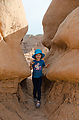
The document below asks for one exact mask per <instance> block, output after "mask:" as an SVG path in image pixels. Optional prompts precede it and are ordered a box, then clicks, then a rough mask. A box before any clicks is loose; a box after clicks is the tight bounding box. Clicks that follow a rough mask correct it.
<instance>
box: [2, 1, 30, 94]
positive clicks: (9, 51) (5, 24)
mask: <svg viewBox="0 0 79 120" xmlns="http://www.w3.org/2000/svg"><path fill="white" fill-rule="evenodd" d="M27 29H28V24H27V21H26V17H25V12H24V8H23V5H22V1H21V0H11V1H10V0H7V1H5V0H1V1H0V33H1V34H0V37H1V40H0V81H1V84H0V86H1V87H0V92H2V91H4V87H2V86H5V88H6V90H5V91H6V92H7V91H10V92H11V90H10V88H13V86H15V87H14V90H13V92H16V88H17V86H18V83H19V82H20V81H21V80H22V79H24V78H26V77H28V76H29V75H30V69H29V67H28V64H27V63H26V61H25V58H24V55H23V52H22V50H21V45H20V42H21V39H22V38H23V37H24V35H25V33H26V32H27ZM11 79H13V80H12V82H11ZM7 80H8V82H7ZM9 83H10V84H11V87H9V86H8V84H9Z"/></svg>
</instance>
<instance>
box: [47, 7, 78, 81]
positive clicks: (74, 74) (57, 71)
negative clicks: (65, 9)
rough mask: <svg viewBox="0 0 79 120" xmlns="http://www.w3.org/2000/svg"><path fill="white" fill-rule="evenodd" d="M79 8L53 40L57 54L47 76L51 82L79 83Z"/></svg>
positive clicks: (62, 25) (62, 24) (67, 19)
mask: <svg viewBox="0 0 79 120" xmlns="http://www.w3.org/2000/svg"><path fill="white" fill-rule="evenodd" d="M78 32H79V7H78V8H76V9H75V10H74V11H73V12H72V13H71V14H69V15H68V17H66V19H65V20H64V21H63V22H62V23H61V24H60V26H59V28H58V31H57V33H56V35H55V36H54V38H53V40H52V49H51V51H50V52H51V53H50V54H52V53H53V46H55V47H56V48H55V52H54V54H53V56H51V57H50V59H51V65H50V67H49V69H48V70H47V73H46V76H47V78H48V79H50V80H58V79H59V80H67V81H76V82H79V33H78Z"/></svg>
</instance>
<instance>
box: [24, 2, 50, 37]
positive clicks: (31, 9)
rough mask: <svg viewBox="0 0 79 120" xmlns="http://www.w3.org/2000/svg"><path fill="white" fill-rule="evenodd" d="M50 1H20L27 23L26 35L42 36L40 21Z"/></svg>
mask: <svg viewBox="0 0 79 120" xmlns="http://www.w3.org/2000/svg"><path fill="white" fill-rule="evenodd" d="M51 1H52V0H22V2H23V6H24V9H25V12H26V18H27V21H28V27H29V29H28V32H27V34H33V35H37V34H43V28H42V19H43V16H44V14H45V12H46V10H47V8H48V7H49V5H50V3H51Z"/></svg>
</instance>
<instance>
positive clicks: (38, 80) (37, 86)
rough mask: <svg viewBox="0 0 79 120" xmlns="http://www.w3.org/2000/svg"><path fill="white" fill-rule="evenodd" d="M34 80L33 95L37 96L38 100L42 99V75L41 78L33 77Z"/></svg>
mask: <svg viewBox="0 0 79 120" xmlns="http://www.w3.org/2000/svg"><path fill="white" fill-rule="evenodd" d="M32 82H33V97H34V98H37V100H39V101H40V99H41V85H42V77H40V78H33V77H32ZM36 94H37V96H36Z"/></svg>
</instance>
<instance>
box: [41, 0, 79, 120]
mask: <svg viewBox="0 0 79 120" xmlns="http://www.w3.org/2000/svg"><path fill="white" fill-rule="evenodd" d="M59 2H60V1H58V0H53V1H52V3H51V4H50V6H49V8H48V10H47V12H46V14H45V16H44V19H43V29H44V37H43V38H44V41H43V44H44V45H45V46H47V47H48V48H50V51H49V53H48V54H47V56H46V58H45V62H46V64H49V66H48V68H44V69H43V72H44V75H45V76H46V77H47V81H49V80H50V85H49V92H47V93H48V95H47V97H46V101H47V102H46V110H47V114H48V119H49V120H57V119H58V120H78V118H79V115H78V113H79V106H78V105H79V97H78V96H79V95H78V93H79V34H78V32H79V1H78V0H76V1H75V0H67V1H62V0H61V2H60V3H59ZM60 6H61V7H60ZM47 91H48V88H47Z"/></svg>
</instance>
